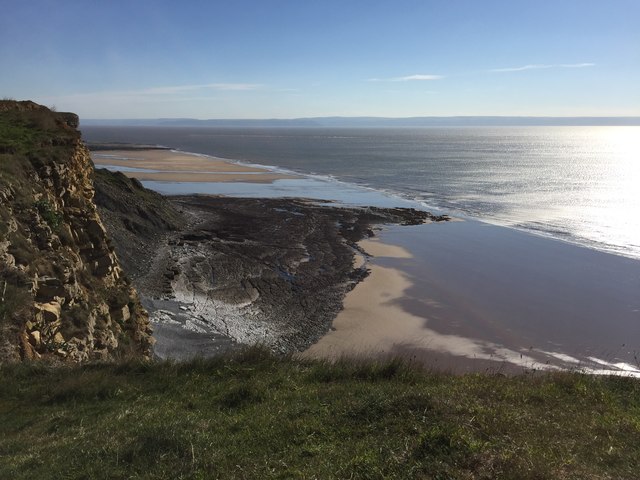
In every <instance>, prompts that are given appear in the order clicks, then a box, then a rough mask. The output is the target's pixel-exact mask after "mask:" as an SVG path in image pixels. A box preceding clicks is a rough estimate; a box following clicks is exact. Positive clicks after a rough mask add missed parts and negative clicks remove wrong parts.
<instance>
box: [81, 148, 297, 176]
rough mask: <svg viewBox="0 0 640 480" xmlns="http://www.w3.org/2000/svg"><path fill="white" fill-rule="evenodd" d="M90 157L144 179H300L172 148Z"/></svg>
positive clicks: (106, 152)
mask: <svg viewBox="0 0 640 480" xmlns="http://www.w3.org/2000/svg"><path fill="white" fill-rule="evenodd" d="M91 158H92V159H93V162H94V164H95V165H96V167H98V168H100V167H107V166H108V167H122V173H124V174H125V175H127V176H128V177H132V178H137V179H138V180H141V181H161V182H244V183H270V182H273V181H275V180H282V179H291V178H297V177H296V176H294V175H285V174H280V173H275V172H272V171H270V170H267V169H265V168H259V167H252V166H248V165H239V164H237V163H233V162H229V161H226V160H223V159H220V158H214V157H208V156H201V155H193V154H187V153H181V152H176V151H173V150H100V151H95V152H92V154H91ZM114 169H115V168H114Z"/></svg>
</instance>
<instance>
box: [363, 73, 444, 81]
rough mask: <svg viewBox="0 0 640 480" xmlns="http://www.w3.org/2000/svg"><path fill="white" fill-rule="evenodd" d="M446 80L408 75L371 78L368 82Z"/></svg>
mask: <svg viewBox="0 0 640 480" xmlns="http://www.w3.org/2000/svg"><path fill="white" fill-rule="evenodd" d="M441 78H444V76H442V75H425V74H415V75H407V76H405V77H392V78H369V79H367V81H368V82H414V81H425V80H440V79H441Z"/></svg>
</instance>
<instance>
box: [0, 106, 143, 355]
mask: <svg viewBox="0 0 640 480" xmlns="http://www.w3.org/2000/svg"><path fill="white" fill-rule="evenodd" d="M77 127H78V117H77V116H76V115H74V114H71V113H56V112H52V111H50V110H49V109H47V108H46V107H42V106H40V105H37V104H35V103H33V102H14V101H0V362H1V361H12V360H14V361H15V360H19V359H38V358H49V359H64V360H67V361H74V362H82V361H87V360H98V359H104V360H106V359H112V358H118V357H129V356H137V357H139V356H141V357H149V356H150V354H151V346H152V343H153V339H152V337H151V331H150V328H149V321H148V316H147V313H146V312H145V310H144V309H143V308H142V306H141V304H140V301H139V298H138V295H137V293H136V291H135V289H134V288H133V287H132V285H131V283H130V281H129V280H128V279H127V277H126V276H124V274H123V271H122V269H121V267H120V265H119V262H118V259H117V256H116V254H115V252H114V249H113V247H112V245H111V242H110V240H109V238H108V237H107V234H106V231H105V227H104V225H103V223H102V220H101V218H100V216H99V214H98V211H97V208H96V205H95V203H94V194H95V189H94V183H93V176H94V169H93V164H92V162H91V158H90V155H89V152H88V150H87V149H86V147H85V146H84V144H83V143H82V141H81V139H80V132H79V131H78V130H77Z"/></svg>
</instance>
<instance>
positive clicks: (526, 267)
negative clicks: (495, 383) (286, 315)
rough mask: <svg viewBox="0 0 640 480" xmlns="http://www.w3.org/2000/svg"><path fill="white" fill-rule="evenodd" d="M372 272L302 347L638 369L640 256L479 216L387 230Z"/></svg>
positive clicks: (493, 365)
mask: <svg viewBox="0 0 640 480" xmlns="http://www.w3.org/2000/svg"><path fill="white" fill-rule="evenodd" d="M381 237H382V239H383V240H384V241H385V242H393V243H394V244H395V245H394V246H395V247H396V248H395V250H396V253H397V252H398V250H397V248H398V247H400V248H401V249H402V250H400V252H402V251H404V252H408V253H409V254H410V255H411V256H410V257H409V258H407V257H408V256H407V255H406V254H405V255H393V254H389V248H386V249H385V248H383V245H382V244H381V243H379V242H372V243H373V245H369V249H366V248H365V250H368V251H369V253H373V252H374V251H375V253H377V254H378V256H377V257H375V258H374V259H372V260H371V261H370V265H369V266H370V268H371V275H370V276H369V277H368V278H367V279H365V281H364V282H362V283H360V284H359V285H358V286H356V288H355V289H354V290H353V291H352V292H351V293H349V294H348V295H347V297H346V299H345V309H344V310H343V311H342V312H341V313H340V314H339V315H338V317H337V318H336V320H335V321H334V324H333V327H334V329H335V330H333V331H332V332H330V333H329V334H328V335H326V336H325V337H324V338H322V339H321V340H320V341H319V342H318V343H317V344H316V345H314V346H312V347H311V348H310V349H308V350H307V351H306V352H305V354H304V355H306V356H312V357H322V358H329V359H335V358H339V357H343V356H346V357H350V356H362V355H363V354H364V355H367V356H377V355H391V356H394V355H401V356H404V357H409V358H412V359H416V360H418V361H421V362H423V363H425V364H427V365H430V366H438V367H439V368H444V369H446V370H454V371H478V370H491V371H506V372H519V371H523V369H526V370H528V369H536V370H547V369H557V368H569V369H579V370H583V371H586V372H589V373H599V374H607V373H619V374H628V375H636V376H640V368H639V366H638V356H637V355H638V352H640V296H639V295H638V292H639V291H640V262H638V261H637V260H633V259H627V258H623V257H618V256H614V255H609V254H604V253H601V252H596V251H592V250H589V249H586V248H582V247H579V246H575V245H571V244H567V243H564V242H559V241H554V240H550V239H546V238H541V237H537V236H533V235H530V234H527V233H524V232H519V231H516V230H512V229H506V228H501V227H496V226H492V225H487V224H482V223H479V222H473V221H469V222H452V223H447V224H440V225H433V226H430V228H428V229H427V228H425V227H424V226H417V227H411V228H404V229H401V230H400V229H396V228H390V229H388V230H387V231H386V232H382V233H381Z"/></svg>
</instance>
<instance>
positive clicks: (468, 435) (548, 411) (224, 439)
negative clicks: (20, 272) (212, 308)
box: [0, 350, 640, 479]
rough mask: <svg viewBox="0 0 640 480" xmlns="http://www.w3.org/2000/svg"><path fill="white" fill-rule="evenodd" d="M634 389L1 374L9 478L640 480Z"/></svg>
mask: <svg viewBox="0 0 640 480" xmlns="http://www.w3.org/2000/svg"><path fill="white" fill-rule="evenodd" d="M639 438H640V383H639V382H638V381H636V380H634V379H630V378H620V377H597V376H587V375H582V374H578V373H558V374H535V375H522V376H517V377H503V376H499V375H488V374H484V375H481V374H477V375H465V376H453V375H447V374H438V373H430V372H425V371H423V370H419V369H417V368H413V367H411V366H407V365H406V364H403V363H400V362H397V361H390V362H383V363H366V364H365V363H346V362H343V363H338V364H336V365H328V364H325V363H318V362H312V363H305V362H299V361H294V360H287V359H277V358H274V357H271V356H269V355H268V354H265V353H263V352H262V351H260V350H250V351H247V352H244V353H243V354H241V355H240V356H236V357H234V358H219V359H212V360H206V361H194V362H191V363H185V364H173V363H125V364H101V365H95V364H94V365H85V366H80V367H78V366H75V367H64V368H51V367H48V366H46V365H43V364H23V365H12V366H3V367H1V368H0V478H12V479H19V478H92V479H98V478H172V479H173V478H225V479H235V478H238V479H240V478H242V479H245V478H256V479H257V478H323V479H327V478H398V479H406V478H514V479H515V478H517V479H534V478H535V479H544V478H580V479H593V478H616V479H621V478H637V476H638V471H640V470H639V467H640V442H639V441H638V439H639Z"/></svg>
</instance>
